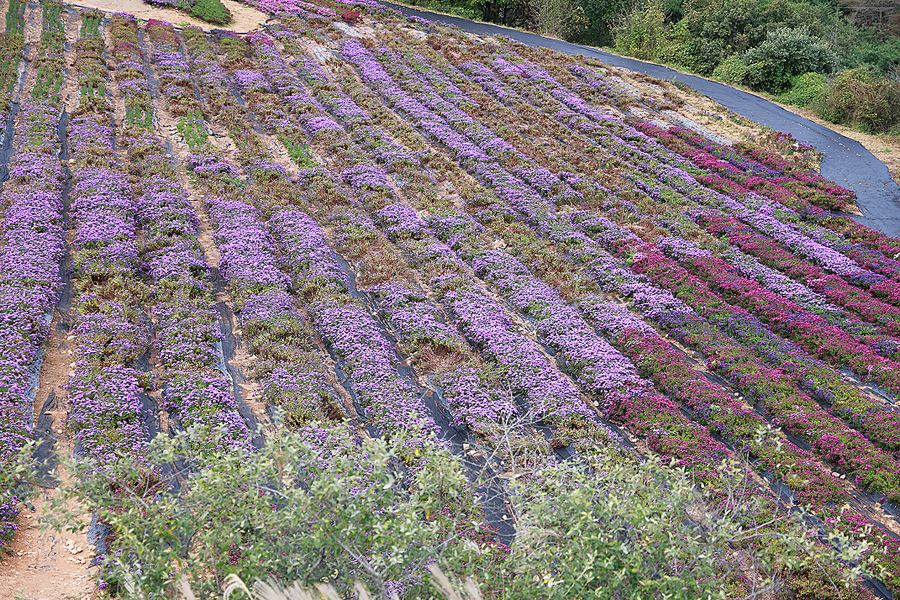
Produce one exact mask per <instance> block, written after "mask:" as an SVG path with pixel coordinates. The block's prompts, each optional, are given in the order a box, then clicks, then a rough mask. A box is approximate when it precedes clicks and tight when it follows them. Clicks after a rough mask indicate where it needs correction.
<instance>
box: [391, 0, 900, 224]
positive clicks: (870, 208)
mask: <svg viewBox="0 0 900 600" xmlns="http://www.w3.org/2000/svg"><path fill="white" fill-rule="evenodd" d="M382 4H384V5H386V6H389V7H391V8H394V9H396V10H398V11H400V12H401V13H403V14H405V15H409V16H417V17H421V18H423V19H428V20H429V21H441V22H443V23H449V24H451V25H456V26H457V27H459V28H460V29H462V30H464V31H468V32H470V33H476V34H482V35H505V36H508V37H511V38H513V39H514V40H516V41H518V42H521V43H523V44H527V45H529V46H534V47H542V48H552V49H553V50H558V51H560V52H563V53H565V54H581V55H584V56H591V57H594V58H596V59H598V60H600V61H602V62H604V63H606V64H609V65H612V66H614V67H624V68H626V69H631V70H633V71H638V72H640V73H645V74H647V75H651V76H653V77H658V78H659V79H672V80H675V81H683V82H684V83H686V84H688V85H689V86H691V87H692V88H693V89H695V90H697V91H698V92H700V93H701V94H703V95H705V96H708V97H710V98H712V99H714V100H715V101H717V102H718V103H719V104H722V105H723V106H725V107H727V108H729V109H731V110H733V111H734V112H736V113H737V114H739V115H741V116H744V117H747V118H748V119H752V120H754V121H756V122H757V123H760V124H762V125H765V126H766V127H771V128H772V129H775V130H777V131H782V132H784V133H790V134H791V135H792V136H794V139H796V140H799V141H801V142H805V143H807V144H812V145H814V146H815V147H816V148H817V149H818V150H819V151H820V152H822V154H823V155H824V157H823V159H822V176H823V177H825V178H827V179H830V180H832V181H834V182H836V183H838V184H839V185H842V186H844V187H846V188H848V189H852V190H853V191H855V192H856V194H857V196H858V198H857V204H858V205H859V208H860V210H861V211H862V213H863V215H864V216H863V217H856V216H853V217H854V218H855V219H856V220H857V221H859V222H860V223H863V224H864V225H868V226H870V227H873V228H875V229H878V230H879V231H882V232H884V233H886V234H888V235H891V236H897V237H900V186H898V185H897V183H896V182H895V181H894V180H893V179H891V176H890V174H889V173H888V170H887V167H886V166H885V165H884V163H883V162H881V161H880V160H878V159H877V158H875V156H873V155H872V153H871V152H869V151H868V150H866V149H865V148H864V147H863V146H862V144H860V143H859V142H857V141H855V140H851V139H850V138H847V137H844V136H842V135H840V134H838V133H836V132H834V131H832V130H830V129H828V128H827V127H823V126H822V125H817V124H816V123H813V122H812V121H808V120H806V119H804V118H803V117H800V116H797V115H795V114H794V113H791V112H788V111H786V110H784V109H783V108H781V107H780V106H778V105H776V104H773V103H771V102H769V101H768V100H764V99H763V98H760V97H759V96H755V95H753V94H748V93H747V92H742V91H741V90H737V89H735V88H733V87H730V86H727V85H724V84H721V83H716V82H715V81H710V80H708V79H704V78H702V77H697V76H696V75H685V74H684V73H679V72H678V71H674V70H672V69H670V68H668V67H663V66H660V65H655V64H652V63H646V62H643V61H640V60H635V59H633V58H624V57H621V56H616V55H614V54H609V53H608V52H604V51H602V50H599V49H597V48H592V47H590V46H580V45H578V44H571V43H569V42H563V41H560V40H554V39H551V38H545V37H542V36H539V35H535V34H533V33H526V32H523V31H518V30H516V29H507V28H506V27H500V26H499V25H492V24H489V23H477V22H475V21H469V20H468V19H461V18H459V17H451V16H448V15H441V14H438V13H433V12H429V11H424V10H418V9H414V8H408V7H405V6H400V5H397V4H391V3H389V2H382ZM851 216H852V215H851Z"/></svg>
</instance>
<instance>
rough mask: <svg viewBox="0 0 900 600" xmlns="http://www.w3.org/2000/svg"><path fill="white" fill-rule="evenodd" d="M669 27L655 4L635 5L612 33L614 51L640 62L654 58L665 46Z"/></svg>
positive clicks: (661, 11) (662, 13) (669, 31)
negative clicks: (640, 60) (637, 59)
mask: <svg viewBox="0 0 900 600" xmlns="http://www.w3.org/2000/svg"><path fill="white" fill-rule="evenodd" d="M670 34H671V26H670V25H668V24H667V23H666V15H665V13H664V12H663V10H662V9H661V8H660V7H659V5H657V4H656V3H655V2H645V3H642V4H636V5H635V7H634V9H633V10H632V11H631V12H630V13H628V14H627V15H625V16H624V17H623V18H622V22H621V24H620V26H619V27H618V28H617V29H616V30H615V32H614V39H615V46H616V50H618V51H619V52H621V53H623V54H628V55H629V56H634V57H635V58H639V59H642V60H649V59H653V58H656V57H657V56H658V55H659V53H660V52H661V51H662V49H663V48H664V47H665V46H666V45H667V43H668V41H669V38H670Z"/></svg>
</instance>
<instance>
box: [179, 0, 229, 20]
mask: <svg viewBox="0 0 900 600" xmlns="http://www.w3.org/2000/svg"><path fill="white" fill-rule="evenodd" d="M188 13H190V15H191V16H192V17H196V18H198V19H200V20H201V21H206V22H207V23H212V24H213V25H228V24H229V23H231V22H232V21H233V18H232V16H231V11H230V10H228V8H227V7H226V6H225V5H224V4H222V2H221V0H197V1H196V2H194V3H193V4H192V5H191V8H190V9H188Z"/></svg>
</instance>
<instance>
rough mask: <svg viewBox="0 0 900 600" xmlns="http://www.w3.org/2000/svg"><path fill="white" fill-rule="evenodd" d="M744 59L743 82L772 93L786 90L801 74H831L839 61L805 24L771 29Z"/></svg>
mask: <svg viewBox="0 0 900 600" xmlns="http://www.w3.org/2000/svg"><path fill="white" fill-rule="evenodd" d="M743 60H744V62H745V63H747V72H746V74H745V75H744V79H745V81H746V83H747V84H749V85H750V86H752V87H754V88H756V89H761V90H766V91H768V92H773V93H781V92H784V91H786V90H788V89H789V88H790V86H791V80H792V79H793V78H794V77H796V76H797V75H800V74H802V73H831V72H832V71H833V70H834V68H835V66H837V62H838V59H837V56H836V55H835V53H834V52H833V51H832V50H831V49H830V48H829V47H828V44H826V43H825V42H823V41H822V40H820V39H819V38H817V37H814V36H812V35H810V33H809V29H808V28H807V27H805V26H804V27H798V28H796V29H790V28H787V27H779V28H778V29H774V30H772V31H770V32H769V33H768V34H767V35H766V39H765V41H764V42H763V43H761V44H760V45H759V46H757V47H756V48H751V49H750V50H748V51H747V52H746V53H745V54H744V56H743Z"/></svg>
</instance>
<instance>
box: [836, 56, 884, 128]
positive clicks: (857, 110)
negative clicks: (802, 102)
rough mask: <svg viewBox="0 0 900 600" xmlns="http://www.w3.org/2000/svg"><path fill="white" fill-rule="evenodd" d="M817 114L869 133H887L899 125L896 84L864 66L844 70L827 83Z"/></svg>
mask: <svg viewBox="0 0 900 600" xmlns="http://www.w3.org/2000/svg"><path fill="white" fill-rule="evenodd" d="M821 115H822V117H823V118H824V119H827V120H829V121H831V122H833V123H849V124H851V125H854V126H856V127H860V128H862V129H863V130H865V131H868V132H871V133H880V132H884V131H889V130H890V129H891V128H893V127H896V126H897V124H898V123H900V83H898V82H896V81H891V80H888V79H885V78H884V77H881V76H880V75H878V74H877V73H876V72H875V70H874V69H873V68H872V67H868V66H865V67H858V68H856V69H850V70H848V71H844V72H842V73H840V74H838V75H837V76H836V77H834V78H833V79H832V80H831V81H830V82H829V86H828V93H827V95H826V97H825V100H824V102H823V103H822V108H821Z"/></svg>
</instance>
